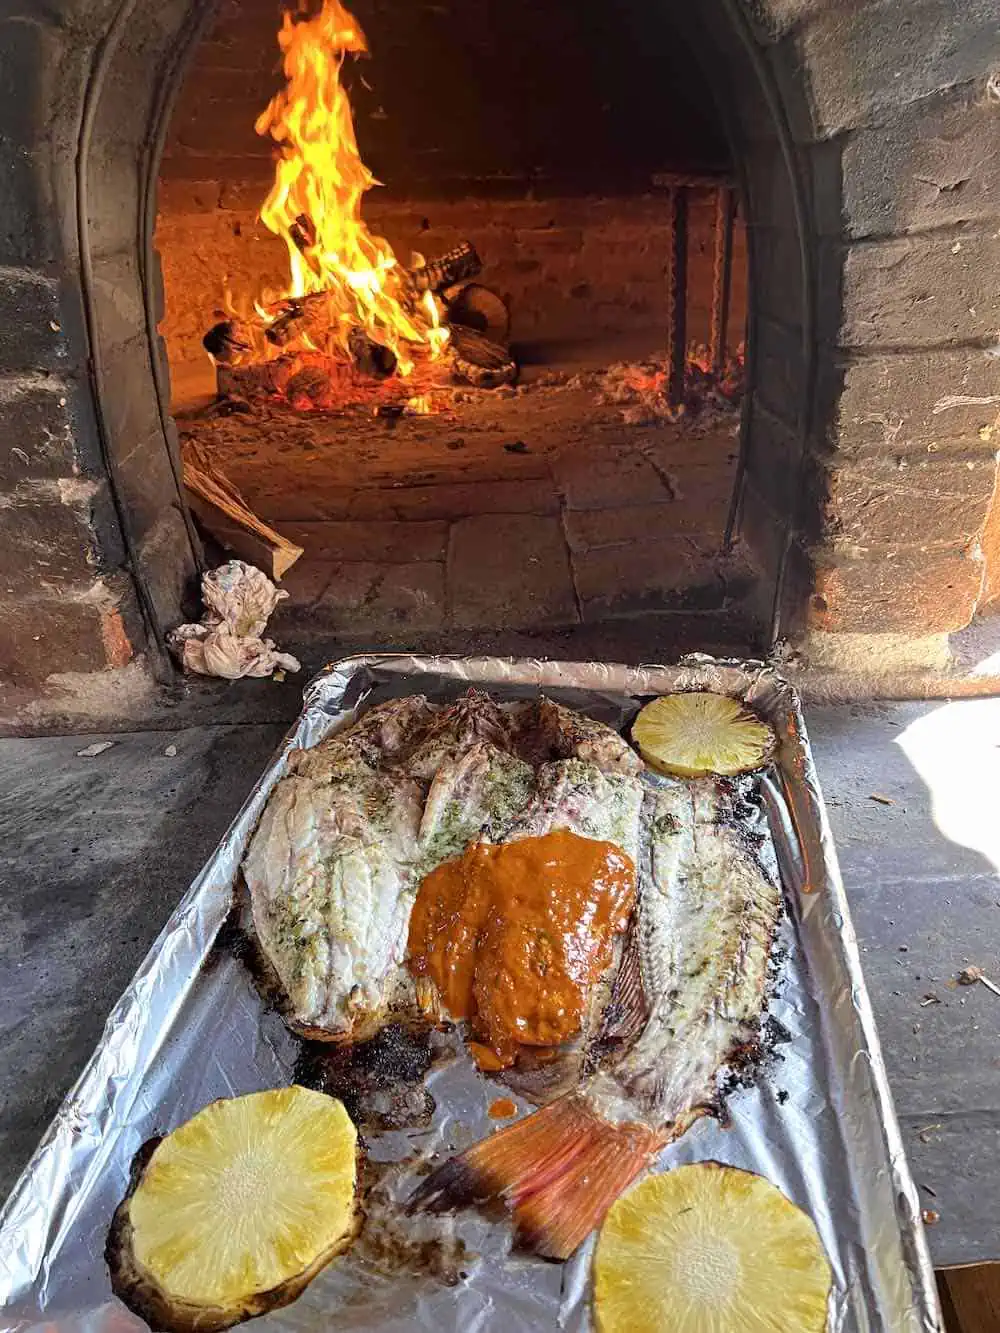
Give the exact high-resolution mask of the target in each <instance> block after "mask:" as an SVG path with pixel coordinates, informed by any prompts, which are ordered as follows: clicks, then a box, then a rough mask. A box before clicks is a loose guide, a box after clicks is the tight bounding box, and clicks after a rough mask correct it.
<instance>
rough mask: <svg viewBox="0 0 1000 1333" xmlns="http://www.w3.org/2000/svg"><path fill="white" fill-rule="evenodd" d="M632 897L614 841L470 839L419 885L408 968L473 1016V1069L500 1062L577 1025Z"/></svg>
mask: <svg viewBox="0 0 1000 1333" xmlns="http://www.w3.org/2000/svg"><path fill="white" fill-rule="evenodd" d="M634 901H635V867H634V866H633V865H632V862H631V860H630V859H629V857H627V856H626V855H625V853H624V852H623V851H622V850H621V848H620V847H616V846H614V844H613V843H610V842H598V841H596V840H594V839H591V838H581V837H579V836H578V835H577V834H575V833H570V832H569V830H567V829H555V830H553V832H551V833H546V834H545V835H544V836H543V837H540V838H524V839H522V840H521V841H518V842H509V843H501V844H499V845H497V846H495V845H493V844H491V843H483V842H480V843H473V844H472V846H470V847H469V848H467V849H466V851H465V853H464V854H463V855H462V856H460V857H459V858H458V859H457V860H454V861H446V862H445V863H444V865H441V866H438V868H437V869H436V870H433V871H431V873H430V874H429V875H428V876H427V877H426V879H424V881H423V882H422V884H421V885H420V890H419V892H418V894H417V899H416V902H415V903H414V905H413V913H412V916H411V917H410V937H409V966H410V970H411V971H412V972H413V973H414V975H416V976H429V977H430V978H431V979H432V980H433V981H434V983H435V985H436V986H437V988H438V992H439V994H440V996H441V1002H442V1004H443V1005H444V1008H445V1009H446V1010H447V1011H448V1013H450V1014H451V1016H452V1017H453V1018H464V1019H469V1020H470V1021H471V1025H472V1031H473V1035H474V1037H475V1038H476V1041H475V1042H474V1043H472V1051H473V1055H474V1056H475V1057H476V1060H477V1063H478V1064H479V1066H480V1068H485V1069H502V1068H504V1067H505V1066H507V1065H511V1064H513V1063H514V1060H515V1058H516V1056H517V1049H518V1047H519V1046H521V1045H524V1046H542V1047H546V1046H548V1047H551V1046H558V1045H559V1044H561V1043H562V1042H564V1041H566V1040H567V1039H568V1038H569V1037H571V1036H573V1035H574V1033H576V1032H579V1030H580V1026H581V1024H582V1021H583V1015H584V1012H585V1010H586V1007H587V1001H588V996H589V992H590V989H591V987H592V986H593V984H594V982H595V981H597V979H598V978H599V977H600V976H601V974H602V973H603V972H604V971H605V970H606V969H607V968H608V966H609V965H610V963H611V956H612V951H613V949H614V940H615V936H616V935H618V934H621V932H622V931H624V930H625V928H626V926H627V924H628V919H629V916H630V915H631V912H632V905H633V903H634Z"/></svg>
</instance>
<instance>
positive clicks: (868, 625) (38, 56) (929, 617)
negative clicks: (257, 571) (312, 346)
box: [0, 0, 1000, 689]
mask: <svg viewBox="0 0 1000 1333" xmlns="http://www.w3.org/2000/svg"><path fill="white" fill-rule="evenodd" d="M212 9H213V6H212V4H211V3H199V2H197V0H196V2H195V3H192V2H191V0H160V2H159V3H157V4H152V3H149V0H118V2H117V3H115V2H114V0H86V2H85V0H46V3H45V4H43V5H41V6H39V5H29V4H28V3H27V0H21V4H20V12H19V6H18V4H17V2H16V0H15V4H14V5H13V6H11V7H8V9H7V16H6V17H5V18H4V19H3V20H2V21H0V40H2V41H3V45H4V50H5V53H6V68H5V74H4V85H3V87H2V89H0V117H2V121H0V165H2V169H3V172H4V177H5V179H6V180H7V182H8V183H9V186H10V188H9V189H8V191H7V192H6V194H7V197H6V199H5V201H4V204H3V206H2V207H3V213H2V216H0V420H2V422H3V426H4V432H5V433H6V434H7V435H8V436H9V437H11V438H14V437H17V438H22V439H24V440H25V442H26V443H25V447H24V448H21V447H20V446H18V447H17V448H16V449H14V450H12V451H9V452H8V451H4V453H3V457H2V458H0V486H2V488H3V492H4V499H3V503H4V507H5V512H6V514H7V516H8V518H9V520H10V522H9V524H8V531H9V533H10V534H11V538H12V540H10V541H9V543H8V545H9V546H10V547H11V548H12V551H13V554H7V555H6V556H5V560H6V562H7V566H6V567H5V569H4V571H3V572H4V574H5V575H6V578H5V581H4V582H3V584H2V587H0V602H2V603H3V606H2V608H0V610H2V614H3V616H4V619H5V623H6V624H7V626H8V630H9V632H8V634H7V641H6V644H5V645H4V648H3V653H2V656H3V660H2V661H0V672H2V673H3V674H5V675H6V676H7V677H8V679H9V680H13V683H14V685H15V687H17V686H21V687H24V688H26V689H32V688H34V689H37V688H38V687H39V686H40V684H41V683H42V682H43V681H44V679H45V678H46V677H47V676H48V675H49V674H50V673H51V672H52V671H92V670H99V669H102V668H106V667H109V666H112V667H114V666H121V665H123V664H124V663H125V662H126V661H128V660H129V658H130V657H131V656H132V654H133V653H134V652H137V651H143V652H147V653H150V655H151V658H152V660H154V661H155V660H156V657H157V653H156V647H157V643H158V640H159V639H160V638H161V635H162V629H163V627H164V626H165V625H168V624H169V623H170V622H171V621H172V620H174V619H176V618H177V617H178V615H179V614H180V605H181V600H182V596H183V590H184V587H185V584H186V583H187V582H188V581H189V580H190V578H191V576H192V574H193V573H194V571H195V562H196V552H195V548H194V544H193V542H192V538H191V534H190V531H189V528H188V527H187V525H186V523H185V516H184V511H183V504H182V502H181V500H180V496H179V488H178V485H177V468H178V462H177V452H176V443H175V440H174V438H173V435H172V429H171V424H170V421H169V417H168V415H167V414H166V412H165V409H164V407H163V394H162V376H163V375H164V374H165V369H164V366H165V362H164V359H163V352H162V348H161V347H160V346H159V339H158V336H157V334H156V332H155V325H156V319H157V317H158V313H159V310H158V304H157V303H158V301H159V299H160V297H159V294H158V292H159V284H158V274H157V270H156V265H155V261H154V260H153V259H152V257H151V250H150V248H149V235H150V225H151V217H150V206H151V204H150V184H151V181H152V180H153V179H154V177H155V165H156V154H157V151H158V147H157V145H158V137H157V136H158V127H159V126H160V125H161V124H162V120H163V114H164V111H165V108H166V106H167V104H168V101H169V97H170V93H171V89H172V88H173V87H175V86H176V80H177V75H178V72H179V70H180V67H181V64H182V60H183V56H184V53H185V51H186V50H187V49H188V48H189V47H190V46H191V44H192V43H193V42H194V41H195V40H196V38H197V35H198V32H199V31H200V26H201V25H202V24H203V23H204V22H206V21H207V19H208V18H209V17H210V14H211V12H212ZM678 15H679V16H682V17H683V18H684V19H685V21H686V22H688V23H690V24H691V25H692V30H693V33H694V36H695V39H696V42H697V44H698V46H699V48H700V49H701V50H702V52H703V53H704V57H703V58H704V63H705V66H706V76H707V77H708V78H709V80H710V82H711V83H712V85H713V86H714V88H715V91H716V95H717V97H718V99H719V102H720V106H721V107H722V109H723V112H724V114H725V116H726V120H727V123H728V124H729V126H730V134H731V138H732V141H733V144H734V146H735V148H736V152H737V158H738V160H739V161H740V163H741V164H742V171H743V176H744V188H745V194H746V199H747V204H748V212H749V221H750V231H751V302H752V307H753V316H752V318H753V326H752V330H751V333H752V337H751V342H752V358H753V362H752V372H751V374H752V382H751V392H750V395H749V397H748V404H747V410H746V421H745V430H744V442H743V464H744V466H743V474H742V482H741V486H740V490H739V495H738V505H737V508H736V513H735V520H736V527H737V530H738V531H739V532H741V533H742V534H743V536H744V537H745V539H746V540H747V542H748V543H749V545H750V547H751V549H752V550H753V552H754V553H755V555H756V557H757V560H758V561H759V563H760V564H761V566H762V568H763V569H764V571H765V572H766V574H767V575H768V578H767V580H766V581H765V582H766V585H767V586H768V587H769V588H770V589H771V590H772V592H774V593H775V594H776V596H775V598H774V608H773V609H774V610H775V613H776V614H775V616H774V625H775V627H776V629H777V631H778V632H780V633H782V634H787V633H801V632H802V631H803V630H805V629H810V630H812V631H814V632H816V631H818V632H820V633H821V634H826V635H829V634H830V633H832V632H834V631H837V632H840V633H845V634H856V633H864V634H872V633H879V634H900V635H909V636H915V635H927V634H945V633H947V632H949V631H951V630H954V629H956V628H958V627H959V626H961V625H964V624H965V623H967V622H968V620H969V619H970V617H971V615H972V614H973V612H974V610H975V607H976V605H977V604H978V601H979V599H980V596H981V593H982V588H983V579H984V570H985V561H984V557H983V552H982V538H983V534H984V530H985V528H986V524H987V517H988V514H989V512H990V506H991V501H992V496H993V492H994V489H995V478H996V459H995V456H994V450H995V442H994V440H993V436H992V425H993V418H994V416H995V409H996V405H997V402H996V395H997V392H998V385H997V377H998V367H1000V362H998V360H997V358H996V356H995V355H994V352H995V346H996V327H997V318H996V315H997V312H996V307H995V296H994V295H993V294H994V293H995V292H996V291H997V290H998V289H1000V284H998V283H997V281H996V279H997V266H998V262H1000V261H998V259H997V253H996V246H995V244H991V241H992V239H993V234H994V233H995V229H996V222H997V215H998V212H1000V206H998V205H1000V200H998V194H1000V171H998V170H997V165H998V164H997V155H998V151H1000V150H998V147H997V144H998V142H1000V136H997V134H996V125H997V116H998V114H1000V100H998V96H997V76H996V72H995V71H996V69H997V66H998V61H1000V34H998V31H997V25H996V21H995V12H994V8H993V5H992V2H991V0H963V3H961V4H959V3H958V0H918V2H917V3H915V4H913V5H911V6H908V7H907V11H906V14H905V15H903V16H901V15H900V13H899V7H898V6H897V5H894V4H893V3H892V2H891V0H852V3H849V4H846V5H844V4H831V3H829V2H828V0H705V3H704V4H702V5H700V6H684V7H679V8H678ZM158 384H159V385H160V391H159V392H158V387H157V386H158ZM25 460H27V461H25ZM761 610H762V615H766V616H767V617H770V613H771V610H772V608H771V607H767V608H764V607H762V608H761ZM161 665H162V663H161Z"/></svg>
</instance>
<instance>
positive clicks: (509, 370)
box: [451, 324, 517, 389]
mask: <svg viewBox="0 0 1000 1333" xmlns="http://www.w3.org/2000/svg"><path fill="white" fill-rule="evenodd" d="M451 346H452V373H453V374H454V376H455V378H456V379H458V380H462V381H463V382H464V383H466V384H471V385H473V387H474V388H477V389H497V388H499V387H500V385H501V384H513V383H514V381H515V380H516V379H517V362H516V361H515V360H514V358H513V357H512V356H511V354H510V352H509V351H508V350H507V348H506V347H503V346H501V345H500V344H499V343H495V342H492V341H491V340H490V339H489V338H484V337H483V335H482V334H481V333H477V332H476V330H475V329H467V328H464V327H463V326H462V325H461V324H455V325H453V326H452V329H451Z"/></svg>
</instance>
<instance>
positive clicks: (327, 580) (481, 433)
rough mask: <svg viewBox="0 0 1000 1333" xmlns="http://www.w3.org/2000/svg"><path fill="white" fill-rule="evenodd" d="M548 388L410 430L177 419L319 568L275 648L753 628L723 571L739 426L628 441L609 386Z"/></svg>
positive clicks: (483, 400)
mask: <svg viewBox="0 0 1000 1333" xmlns="http://www.w3.org/2000/svg"><path fill="white" fill-rule="evenodd" d="M550 364H551V363H550ZM541 373H542V372H541V370H540V368H539V370H537V371H534V373H533V370H532V368H530V367H529V369H528V370H527V372H526V373H525V381H524V384H523V386H522V387H520V388H519V389H518V390H517V391H507V392H504V391H503V390H500V391H497V392H493V393H489V392H479V393H471V394H470V395H469V396H468V397H469V400H468V401H463V402H459V403H456V404H455V405H454V406H453V407H452V408H450V409H449V410H448V411H447V412H443V413H440V414H438V415H434V416H428V417H404V418H401V419H399V420H397V421H385V420H383V419H376V418H374V417H373V416H372V415H371V412H370V410H366V409H358V410H357V412H356V413H354V414H351V415H345V414H340V415H333V414H331V415H323V414H320V413H295V412H292V411H291V410H289V409H286V408H283V407H280V406H274V407H272V406H265V407H262V408H260V409H258V410H255V411H254V412H252V413H247V414H235V415H231V416H226V417H218V416H216V417H211V416H206V415H204V414H201V415H190V416H187V417H182V416H179V418H178V425H179V428H180V431H181V436H182V440H191V441H193V442H196V443H197V444H198V445H199V446H200V447H201V448H203V449H204V450H205V451H206V452H207V453H208V455H209V457H210V459H211V461H212V462H213V463H214V464H215V465H216V466H217V467H219V468H220V469H221V470H222V471H224V472H225V473H226V475H227V476H228V477H229V478H230V480H231V481H232V482H233V483H234V484H235V485H236V486H237V487H238V488H239V490H240V491H241V492H242V493H243V495H244V497H245V498H246V500H247V502H248V503H249V504H250V505H251V507H252V508H253V509H254V511H255V512H256V513H258V514H259V515H260V516H261V517H262V518H264V519H265V520H266V521H267V522H269V523H270V524H271V525H272V526H273V527H275V528H276V529H277V530H278V531H279V532H281V533H282V534H283V535H284V536H286V537H288V538H290V539H291V540H292V541H294V542H297V543H298V544H299V545H301V546H303V547H304V548H305V555H304V556H303V557H302V558H301V559H300V560H299V562H298V563H297V564H296V565H295V566H294V568H293V569H292V570H290V571H289V573H288V574H287V575H286V577H285V580H284V584H283V586H284V587H286V588H287V590H288V592H289V594H290V598H289V601H288V602H286V603H284V604H283V606H282V607H281V608H279V611H278V612H277V613H276V614H275V617H274V619H273V620H272V624H271V631H270V632H273V634H274V636H275V638H276V639H278V640H279V641H285V642H288V643H289V644H290V645H295V644H296V643H300V644H307V643H309V642H311V641H314V640H316V639H317V638H329V637H331V636H335V637H341V638H344V637H351V638H358V637H364V636H368V635H380V634H381V635H386V634H389V635H394V636H398V635H400V634H406V633H414V634H425V633H428V632H437V631H450V630H454V631H470V630H472V631H474V630H486V629H496V628H498V627H501V628H504V629H511V630H518V629H532V628H539V627H564V626H572V625H576V624H587V623H596V622H603V621H606V620H609V619H616V618H619V617H633V616H636V615H644V614H648V613H651V612H652V613H657V614H659V613H670V612H683V613H685V614H690V613H699V612H710V613H714V614H716V615H717V614H718V613H720V612H722V613H727V612H728V611H730V610H733V611H736V610H737V609H738V608H739V607H740V606H741V605H742V604H743V603H744V602H745V600H746V598H747V596H748V594H749V593H750V591H751V589H752V587H753V584H754V580H755V574H754V571H753V569H752V567H751V566H750V564H749V562H748V560H747V558H746V556H745V554H744V553H743V552H742V551H741V550H739V549H738V548H737V549H736V550H735V551H733V552H730V553H724V552H723V551H722V538H723V532H724V528H725V522H726V514H727V511H728V507H729V503H730V497H731V494H732V489H733V482H734V475H735V467H736V457H737V447H738V442H737V423H738V417H737V414H736V413H735V411H734V412H732V413H727V414H725V415H722V414H719V413H715V414H713V416H712V417H711V419H705V418H702V419H701V421H699V420H698V419H694V420H692V421H691V422H690V423H687V424H685V425H683V426H681V425H670V424H663V423H657V424H651V425H627V424H625V422H624V421H623V420H622V408H621V407H620V406H617V405H613V404H607V403H601V402H600V401H598V393H597V391H596V389H595V387H594V385H593V384H592V383H584V384H583V385H581V386H577V387H566V386H553V385H548V384H546V383H544V382H542V383H539V382H538V380H539V375H540V374H541Z"/></svg>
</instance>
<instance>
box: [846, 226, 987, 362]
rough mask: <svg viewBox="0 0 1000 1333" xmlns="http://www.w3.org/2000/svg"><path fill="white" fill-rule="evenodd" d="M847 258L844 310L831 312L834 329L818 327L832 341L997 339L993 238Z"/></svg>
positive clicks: (949, 240) (961, 236) (949, 239)
mask: <svg viewBox="0 0 1000 1333" xmlns="http://www.w3.org/2000/svg"><path fill="white" fill-rule="evenodd" d="M831 244H834V243H831ZM834 249H835V250H839V247H837V246H835V244H834ZM841 253H842V255H843V269H842V272H843V297H842V301H843V304H842V310H840V311H838V310H837V309H836V307H833V308H832V309H829V307H828V309H829V314H830V315H833V316H835V319H836V322H835V323H832V324H831V323H830V322H829V321H827V322H826V323H825V324H821V327H820V332H821V335H822V336H823V337H825V338H827V339H829V340H830V341H835V342H838V343H840V344H841V345H842V346H845V347H861V348H866V349H868V348H880V347H887V348H893V347H920V346H934V347H936V346H941V345H942V344H945V343H949V342H950V343H958V342H971V341H972V340H974V339H981V338H988V337H990V336H991V335H995V333H996V319H995V316H996V307H995V303H994V301H993V300H992V299H991V293H994V292H996V291H1000V248H998V246H997V242H996V240H995V238H994V237H993V236H992V235H990V236H986V235H982V234H978V233H976V232H972V231H968V230H963V231H962V232H960V233H958V234H955V233H954V232H950V231H949V232H947V233H946V234H945V235H943V236H942V235H937V234H935V235H930V236H910V237H905V238H900V239H896V240H890V241H877V242H867V243H864V244H860V245H852V246H850V247H848V248H846V249H845V250H843V251H841Z"/></svg>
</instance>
